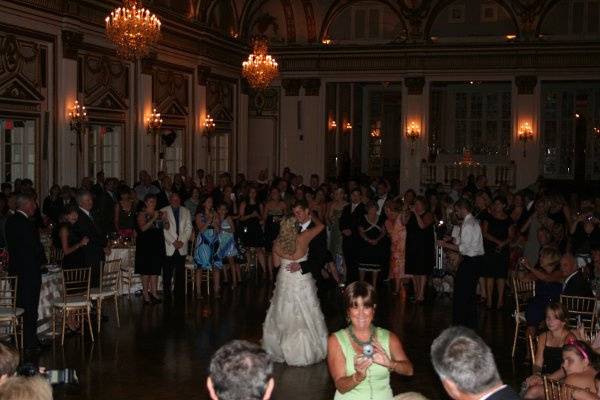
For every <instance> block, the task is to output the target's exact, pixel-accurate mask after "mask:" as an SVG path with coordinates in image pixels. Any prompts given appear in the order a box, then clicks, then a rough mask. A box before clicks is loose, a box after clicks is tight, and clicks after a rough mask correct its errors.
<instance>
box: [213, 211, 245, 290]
mask: <svg viewBox="0 0 600 400" xmlns="http://www.w3.org/2000/svg"><path fill="white" fill-rule="evenodd" d="M218 215H219V221H221V225H220V229H219V249H218V251H217V252H218V255H219V258H220V259H221V260H227V262H228V264H229V271H231V285H232V286H231V287H232V288H233V289H235V287H236V286H237V285H238V283H239V282H240V281H241V280H242V279H241V276H240V266H239V265H238V264H237V263H236V262H235V258H236V257H237V255H238V250H237V245H236V243H235V238H234V233H235V225H234V224H233V220H232V218H231V216H230V215H229V207H228V206H227V204H225V203H222V204H221V205H220V206H219V208H218ZM223 272H224V273H225V269H223Z"/></svg>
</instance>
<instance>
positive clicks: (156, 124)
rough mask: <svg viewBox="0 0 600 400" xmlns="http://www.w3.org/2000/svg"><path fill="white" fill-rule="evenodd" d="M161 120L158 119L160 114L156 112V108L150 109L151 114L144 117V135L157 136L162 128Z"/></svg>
mask: <svg viewBox="0 0 600 400" xmlns="http://www.w3.org/2000/svg"><path fill="white" fill-rule="evenodd" d="M162 123H163V120H162V118H161V117H160V113H158V112H156V108H154V109H152V113H150V115H149V116H148V117H146V133H147V134H148V135H150V134H152V133H153V134H157V133H158V131H159V130H160V127H161V126H162Z"/></svg>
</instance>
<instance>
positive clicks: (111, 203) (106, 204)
mask: <svg viewBox="0 0 600 400" xmlns="http://www.w3.org/2000/svg"><path fill="white" fill-rule="evenodd" d="M116 183H117V182H116V179H114V178H108V179H106V180H105V181H104V187H103V188H102V189H100V191H99V192H98V193H97V194H96V200H95V201H94V210H93V212H92V215H93V216H94V217H95V218H94V219H95V220H96V221H97V222H98V225H99V226H100V229H102V231H103V232H104V233H105V234H110V233H113V232H114V231H115V205H116V204H117V195H116V193H115V187H116Z"/></svg>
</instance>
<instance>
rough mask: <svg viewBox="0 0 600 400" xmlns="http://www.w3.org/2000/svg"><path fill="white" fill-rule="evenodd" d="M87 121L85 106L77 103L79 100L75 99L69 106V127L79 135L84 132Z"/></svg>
mask: <svg viewBox="0 0 600 400" xmlns="http://www.w3.org/2000/svg"><path fill="white" fill-rule="evenodd" d="M87 123H88V116H87V110H86V109H85V106H81V105H79V101H77V100H75V103H74V104H73V105H72V106H71V107H69V127H70V128H71V131H72V132H75V133H76V134H77V135H78V136H80V135H82V134H83V133H85V129H86V128H87Z"/></svg>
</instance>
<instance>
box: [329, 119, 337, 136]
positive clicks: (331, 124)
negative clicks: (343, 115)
mask: <svg viewBox="0 0 600 400" xmlns="http://www.w3.org/2000/svg"><path fill="white" fill-rule="evenodd" d="M336 130H337V122H335V119H332V120H331V121H329V132H332V133H335V131H336Z"/></svg>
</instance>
